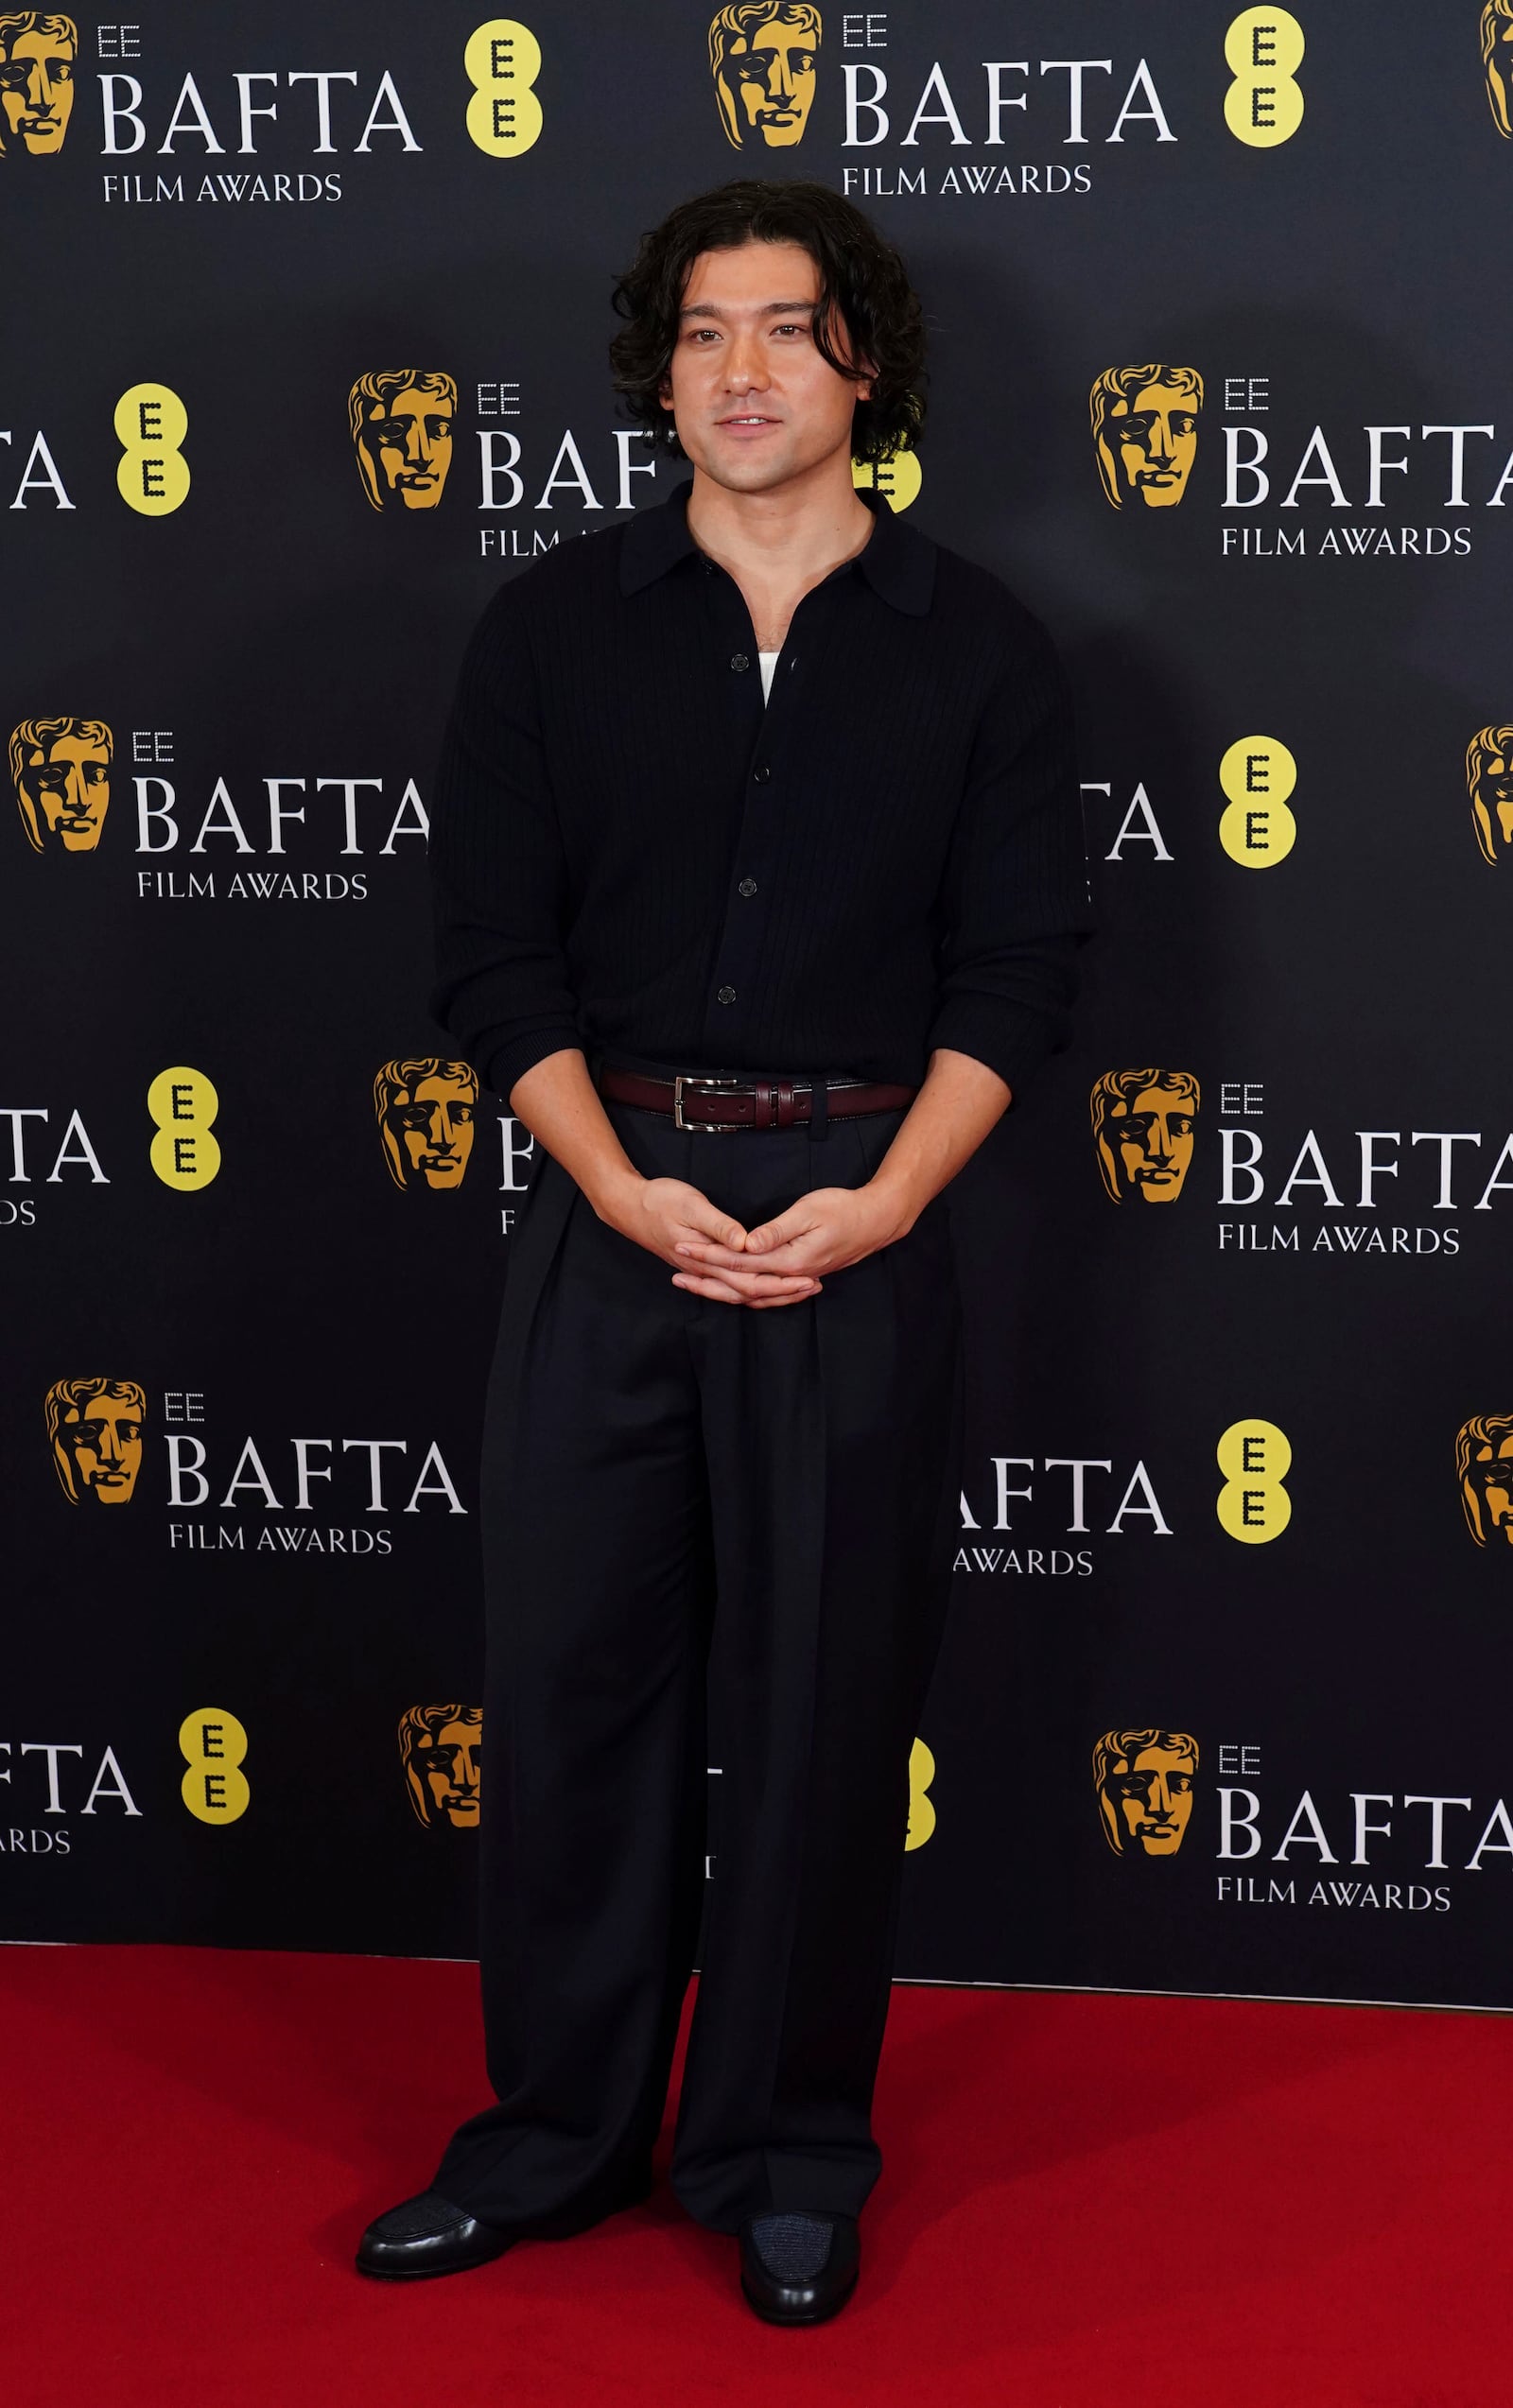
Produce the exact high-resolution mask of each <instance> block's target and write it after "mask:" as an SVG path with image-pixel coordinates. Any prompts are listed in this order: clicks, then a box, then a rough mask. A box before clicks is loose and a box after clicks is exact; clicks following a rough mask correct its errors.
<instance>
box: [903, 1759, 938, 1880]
mask: <svg viewBox="0 0 1513 2408" xmlns="http://www.w3.org/2000/svg"><path fill="white" fill-rule="evenodd" d="M934 1777H935V1759H934V1758H933V1756H931V1754H930V1750H929V1748H928V1747H927V1746H926V1745H925V1742H924V1741H923V1740H921V1739H916V1740H915V1741H914V1743H913V1747H912V1748H911V1749H910V1751H909V1833H908V1837H907V1838H906V1839H905V1841H904V1853H905V1855H906V1856H907V1855H908V1853H909V1850H910V1849H911V1848H915V1847H923V1846H924V1845H925V1842H926V1841H927V1840H928V1839H929V1837H930V1833H931V1831H933V1829H934V1828H935V1809H934V1805H933V1803H932V1801H931V1800H930V1798H929V1797H928V1796H927V1795H926V1792H927V1791H928V1790H929V1788H930V1783H931V1781H932V1780H933V1779H934Z"/></svg>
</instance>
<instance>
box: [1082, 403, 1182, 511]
mask: <svg viewBox="0 0 1513 2408" xmlns="http://www.w3.org/2000/svg"><path fill="white" fill-rule="evenodd" d="M1099 441H1100V442H1101V443H1102V445H1103V447H1104V452H1105V454H1106V455H1107V457H1108V458H1109V459H1111V460H1112V462H1113V465H1114V472H1115V481H1116V485H1117V489H1118V491H1119V493H1120V494H1122V496H1123V497H1124V499H1125V500H1126V501H1128V500H1131V499H1133V498H1135V497H1137V496H1138V497H1139V500H1140V501H1142V502H1143V503H1144V504H1145V506H1146V508H1147V509H1148V510H1170V509H1171V508H1172V506H1173V504H1174V503H1175V502H1179V501H1180V500H1181V499H1182V496H1183V494H1185V493H1186V491H1187V482H1188V477H1189V475H1190V473H1191V468H1192V462H1193V459H1194V458H1195V456H1196V453H1197V448H1198V413H1197V406H1196V404H1195V402H1194V401H1193V398H1192V395H1191V393H1179V392H1178V391H1177V390H1176V389H1175V387H1174V386H1172V385H1144V386H1142V387H1141V388H1140V390H1139V392H1138V393H1136V394H1135V395H1134V396H1133V398H1132V399H1131V400H1129V401H1127V402H1122V401H1119V402H1116V403H1115V404H1114V406H1113V408H1112V409H1111V410H1110V411H1109V414H1108V416H1107V418H1106V419H1105V420H1104V429H1103V433H1102V435H1101V436H1100V437H1099Z"/></svg>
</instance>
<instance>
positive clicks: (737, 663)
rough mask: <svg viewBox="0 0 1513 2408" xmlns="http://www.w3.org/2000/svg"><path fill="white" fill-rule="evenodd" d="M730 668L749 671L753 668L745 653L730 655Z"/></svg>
mask: <svg viewBox="0 0 1513 2408" xmlns="http://www.w3.org/2000/svg"><path fill="white" fill-rule="evenodd" d="M730 666H731V667H732V668H733V669H748V668H750V667H751V663H750V661H749V660H748V659H747V658H746V655H745V653H744V652H732V653H731V655H730Z"/></svg>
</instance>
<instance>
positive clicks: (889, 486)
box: [851, 451, 922, 511]
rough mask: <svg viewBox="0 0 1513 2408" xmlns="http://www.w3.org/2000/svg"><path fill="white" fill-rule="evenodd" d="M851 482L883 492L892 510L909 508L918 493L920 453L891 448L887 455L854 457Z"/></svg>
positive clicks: (857, 485)
mask: <svg viewBox="0 0 1513 2408" xmlns="http://www.w3.org/2000/svg"><path fill="white" fill-rule="evenodd" d="M851 482H852V484H853V485H855V486H856V487H858V489H859V490H861V489H865V490H866V491H867V492H869V493H874V494H882V496H883V498H884V500H885V501H886V502H887V504H888V507H889V509H890V510H894V511H900V510H907V509H908V508H909V505H910V503H911V502H912V501H915V500H917V499H918V496H919V488H920V484H921V482H922V479H921V476H920V469H919V455H918V453H917V452H911V451H896V452H890V453H889V455H888V457H887V459H854V460H853V461H852V462H851Z"/></svg>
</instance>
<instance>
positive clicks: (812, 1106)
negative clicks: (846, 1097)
mask: <svg viewBox="0 0 1513 2408" xmlns="http://www.w3.org/2000/svg"><path fill="white" fill-rule="evenodd" d="M829 1134H830V1090H829V1088H828V1087H827V1086H826V1083H825V1081H824V1080H823V1079H811V1080H810V1081H809V1135H810V1136H811V1137H812V1138H813V1139H814V1141H815V1143H816V1144H819V1143H821V1142H823V1140H824V1139H825V1138H826V1137H827V1136H828V1135H829Z"/></svg>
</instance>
